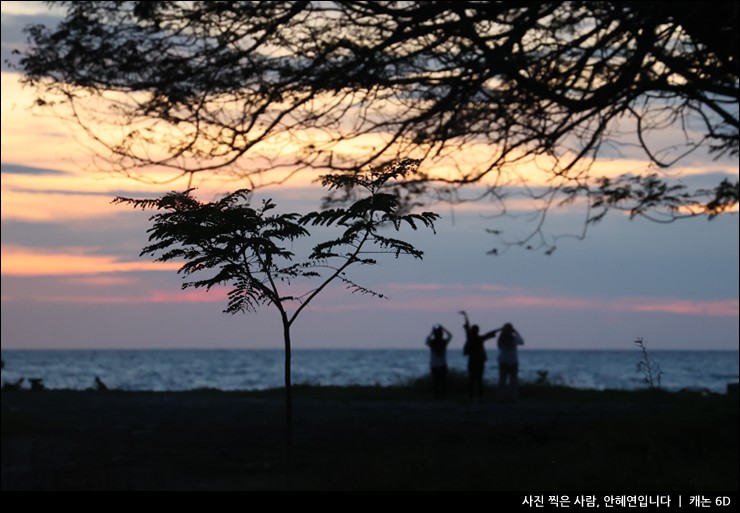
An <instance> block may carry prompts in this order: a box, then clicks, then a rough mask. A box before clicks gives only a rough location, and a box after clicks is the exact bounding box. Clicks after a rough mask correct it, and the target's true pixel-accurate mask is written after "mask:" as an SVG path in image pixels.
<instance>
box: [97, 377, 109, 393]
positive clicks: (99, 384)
mask: <svg viewBox="0 0 740 513" xmlns="http://www.w3.org/2000/svg"><path fill="white" fill-rule="evenodd" d="M95 390H97V391H98V392H107V391H108V387H107V386H106V384H105V383H103V380H102V379H100V377H98V376H95Z"/></svg>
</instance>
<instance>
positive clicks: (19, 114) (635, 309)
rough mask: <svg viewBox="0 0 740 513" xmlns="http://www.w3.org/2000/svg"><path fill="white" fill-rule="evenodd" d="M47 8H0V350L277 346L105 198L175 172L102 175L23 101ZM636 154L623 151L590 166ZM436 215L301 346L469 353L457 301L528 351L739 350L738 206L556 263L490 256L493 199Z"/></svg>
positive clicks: (70, 136)
mask: <svg viewBox="0 0 740 513" xmlns="http://www.w3.org/2000/svg"><path fill="white" fill-rule="evenodd" d="M50 16H51V15H50V14H49V12H48V10H47V9H46V7H45V6H44V5H43V4H41V3H40V2H3V3H2V58H3V64H2V348H3V349H24V348H28V349H36V348H137V349H138V348H258V347H259V348H265V347H269V348H280V347H281V332H280V325H279V319H278V315H277V313H276V312H275V311H274V309H272V308H268V307H265V308H264V309H262V310H261V311H259V312H257V313H252V314H246V315H236V316H230V315H227V314H224V313H222V310H223V309H224V308H225V306H226V302H225V292H224V290H213V291H211V292H209V293H206V292H204V291H192V290H191V289H188V291H181V290H180V283H181V279H180V277H179V276H178V275H177V274H176V273H175V272H174V269H176V268H177V266H176V265H172V264H168V265H164V264H154V263H152V262H151V261H150V260H147V259H145V258H139V257H138V255H139V251H140V250H141V248H142V247H143V246H144V245H145V244H146V229H147V227H148V226H147V222H146V220H147V217H148V215H147V214H146V213H141V212H133V211H130V210H129V209H127V208H126V207H124V206H117V205H111V203H110V201H111V199H112V198H113V197H115V196H118V195H130V196H139V197H142V196H147V195H157V194H159V193H162V192H166V191H169V190H171V189H173V188H184V187H185V185H186V184H185V183H176V184H170V185H167V186H156V187H154V186H150V185H145V184H142V183H140V182H136V181H133V180H131V179H127V178H124V177H120V176H111V175H108V174H102V173H96V172H95V170H94V169H95V161H94V159H93V158H92V154H91V152H90V150H89V149H88V148H86V146H85V143H86V140H85V136H84V135H83V134H81V133H80V132H79V130H75V128H74V127H71V126H69V125H66V124H64V123H62V122H61V121H59V120H57V119H56V118H54V117H53V116H50V115H49V114H48V113H43V112H39V111H37V110H34V109H32V108H31V107H32V104H33V100H34V94H33V91H32V90H30V89H23V88H21V86H20V85H19V83H18V75H17V73H15V72H13V71H11V70H9V68H8V65H7V64H6V63H5V59H7V58H10V51H11V50H12V49H13V48H17V47H18V45H20V44H22V43H23V41H24V40H25V36H24V35H23V34H22V32H21V28H22V27H23V26H25V25H27V24H28V23H31V22H34V21H38V20H41V21H49V20H50V19H51V18H50ZM627 158H629V160H627ZM642 164H643V163H640V162H636V161H635V157H634V156H625V157H624V158H623V159H619V158H614V159H612V160H610V161H609V162H605V163H603V164H600V168H603V169H604V170H605V173H609V174H612V173H613V174H619V173H621V172H623V171H627V170H630V169H634V168H636V167H637V166H639V165H642ZM681 165H682V166H683V167H678V168H675V169H672V170H671V171H670V173H671V175H672V176H679V175H680V176H682V177H684V179H685V181H686V183H687V184H691V185H692V186H695V185H702V184H706V185H711V184H713V183H714V184H716V183H717V182H718V178H720V177H722V176H731V177H734V179H737V174H738V163H737V161H733V160H732V159H729V158H728V159H722V160H717V161H713V160H711V159H710V158H708V157H706V156H701V155H696V156H692V157H691V158H689V159H686V160H685V161H682V163H681ZM306 182H307V181H306V180H304V181H295V182H289V183H288V184H287V185H285V186H281V187H274V188H270V189H265V190H264V191H261V192H260V193H259V195H258V196H257V198H258V201H259V198H262V197H271V198H273V199H274V200H275V202H276V203H278V205H285V208H286V209H288V208H289V209H291V210H296V211H306V210H311V209H315V208H316V207H317V206H318V202H319V197H320V194H321V191H319V190H317V187H316V186H312V185H307V184H306ZM209 187H210V190H211V191H212V193H214V194H215V192H214V191H216V192H217V191H219V190H220V191H221V192H225V191H226V190H228V189H229V188H232V187H234V185H233V184H228V185H223V184H222V185H219V184H218V183H210V184H209ZM433 209H434V210H436V211H437V212H438V213H439V214H441V216H442V218H441V220H440V221H439V223H438V226H437V228H438V229H437V234H436V235H432V234H430V233H422V232H418V233H411V234H406V235H408V238H409V240H411V241H413V242H414V243H415V244H416V245H417V247H419V248H420V249H422V250H423V251H424V252H425V257H424V260H423V261H414V260H412V259H410V258H407V259H404V258H400V259H398V260H396V259H394V258H393V257H388V258H384V259H381V261H380V262H379V265H378V266H376V267H374V268H368V269H356V270H355V272H351V273H350V275H351V277H352V278H353V279H354V280H356V281H357V282H359V283H361V284H362V285H365V286H368V287H369V288H371V289H373V290H376V291H378V292H381V293H383V294H387V295H388V296H389V297H390V299H389V300H380V299H376V298H372V297H368V296H360V295H352V294H350V293H349V292H348V291H347V290H345V288H344V287H343V286H342V285H341V284H336V285H334V286H332V287H331V288H330V289H328V290H327V291H325V292H324V293H323V294H322V296H321V297H320V298H319V299H318V301H317V302H316V303H315V304H313V305H312V306H311V307H310V308H309V309H308V311H306V312H305V313H304V314H303V316H302V318H300V319H299V320H298V321H297V324H296V326H295V334H294V346H295V347H296V348H318V347H338V348H374V347H399V348H422V347H423V344H424V339H425V337H426V335H427V333H428V332H429V329H430V327H431V326H432V324H434V323H436V322H439V323H442V324H444V325H445V326H446V327H448V329H450V331H452V333H453V335H454V339H453V346H455V345H458V346H459V347H462V342H463V339H462V338H463V331H462V322H461V321H462V317H461V316H460V315H459V314H458V313H457V312H458V310H467V311H468V313H469V315H470V317H471V321H472V322H477V323H480V324H481V327H482V329H484V330H487V329H493V328H496V327H498V326H500V325H501V324H502V323H504V322H512V323H513V324H514V326H516V327H517V328H518V329H519V330H520V331H521V333H522V335H523V337H524V339H525V341H526V345H527V347H529V348H532V349H554V348H591V349H632V348H633V347H632V346H633V344H632V341H633V340H634V339H635V338H636V337H643V338H644V339H645V340H646V342H647V344H648V347H649V348H654V349H731V350H737V349H738V337H739V333H738V331H739V330H738V264H739V255H738V246H739V241H738V238H739V235H738V233H739V229H738V228H739V227H738V215H737V213H734V214H730V215H724V216H721V217H719V218H717V219H715V220H713V221H711V222H709V221H707V220H706V219H691V220H684V221H680V222H676V223H672V224H667V225H666V224H656V223H652V222H650V221H647V220H644V219H635V220H629V219H628V218H627V217H626V216H624V215H622V214H619V213H617V212H613V213H611V214H610V215H608V216H607V217H606V219H605V220H604V221H603V222H602V223H600V224H598V225H596V226H593V227H591V228H590V229H589V231H588V234H587V236H586V238H585V240H582V241H579V240H576V239H563V240H562V241H561V242H560V243H559V245H558V250H557V251H556V252H555V253H554V254H553V255H552V256H545V255H543V254H542V253H541V252H527V251H525V250H524V249H519V248H512V249H510V250H509V251H507V252H505V253H504V254H502V255H500V256H491V255H487V254H486V252H487V251H488V250H490V249H491V248H492V247H494V245H495V240H494V239H493V238H492V236H491V235H489V234H487V233H486V232H485V229H486V228H490V227H493V226H494V224H495V222H496V221H494V220H492V219H490V218H487V217H486V213H487V209H486V205H485V204H474V205H471V204H468V205H466V206H464V207H460V206H458V207H451V206H450V205H445V204H441V205H435V206H434V207H433ZM583 221H584V218H583V213H582V212H580V211H578V210H577V209H567V208H563V209H559V210H554V211H553V212H552V213H551V217H550V223H551V224H550V227H549V230H550V232H552V233H559V234H567V233H573V234H577V233H580V232H581V230H582V228H583ZM506 223H507V224H506V226H505V227H506V228H510V229H524V228H522V226H521V224H522V223H523V221H522V220H521V219H520V220H517V219H514V220H511V221H507V222H506ZM509 225H510V226H509ZM500 226H501V225H496V227H500ZM401 238H403V234H402V237H401Z"/></svg>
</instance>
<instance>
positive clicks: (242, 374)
mask: <svg viewBox="0 0 740 513" xmlns="http://www.w3.org/2000/svg"><path fill="white" fill-rule="evenodd" d="M649 358H650V360H651V362H652V363H653V364H654V366H657V367H654V371H655V374H654V377H653V384H654V385H658V384H659V385H660V386H661V388H664V389H667V390H681V389H690V390H701V391H709V392H716V393H724V392H725V391H726V389H727V384H728V383H733V382H738V352H737V351H653V352H651V353H649ZM2 360H3V369H2V381H3V383H6V382H15V381H17V380H18V379H20V378H26V380H25V381H24V386H26V387H27V386H28V379H29V378H40V379H42V380H43V384H44V385H45V386H46V388H52V389H79V390H84V389H88V388H91V387H92V386H93V384H94V381H95V377H96V376H98V377H99V378H100V379H101V380H102V381H103V382H104V383H105V384H106V385H107V386H108V387H109V388H111V389H119V390H142V391H143V390H150V391H181V390H192V389H199V388H212V389H219V390H263V389H268V388H279V387H281V386H282V385H283V361H284V357H283V352H282V351H281V350H272V349H247V350H236V349H202V350H165V349H162V350H3V351H2ZM495 360H496V359H495V357H492V358H490V359H489V361H488V363H487V366H486V370H485V375H484V378H485V379H486V380H487V381H489V382H493V381H494V380H495V379H496V377H497V374H498V370H497V364H496V361H495ZM519 360H520V364H519V365H520V371H519V374H520V379H521V380H522V381H529V382H536V381H538V380H539V381H543V380H545V381H546V382H549V383H553V384H559V385H566V386H570V387H574V388H582V389H596V390H604V389H627V390H634V389H640V388H644V387H646V386H648V385H647V383H646V382H645V380H644V378H645V376H644V373H643V372H642V371H640V370H639V369H638V363H639V362H640V361H642V353H641V352H640V351H638V350H635V351H626V350H620V351H604V350H598V351H596V350H594V351H585V350H521V351H520V352H519ZM448 365H449V367H450V369H451V371H459V372H461V373H464V372H465V368H466V360H465V357H464V356H463V355H462V354H461V353H460V352H458V351H450V352H449V354H448ZM428 373H429V351H428V350H415V349H413V350H403V349H367V350H362V349H304V350H301V349H298V350H294V351H293V357H292V379H293V383H295V384H311V385H340V386H344V385H380V386H390V385H398V384H404V383H408V382H411V381H414V380H416V379H418V378H420V377H423V376H426V375H427V374H428ZM658 375H660V376H659V379H660V382H659V383H658V381H657V377H658Z"/></svg>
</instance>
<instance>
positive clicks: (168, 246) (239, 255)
mask: <svg viewBox="0 0 740 513" xmlns="http://www.w3.org/2000/svg"><path fill="white" fill-rule="evenodd" d="M417 165H418V162H416V161H413V160H403V161H398V162H394V163H392V164H389V165H386V166H383V167H382V168H373V169H370V170H369V171H363V172H357V173H353V174H351V175H348V174H342V175H327V176H324V177H323V185H324V186H325V187H328V188H329V189H330V190H334V189H340V190H347V189H355V190H359V191H362V194H361V197H360V199H358V200H356V201H354V202H353V203H352V204H350V205H348V206H345V207H342V208H329V209H324V210H320V211H315V212H310V213H307V214H304V215H302V214H299V213H295V212H291V213H277V212H275V209H276V205H275V204H274V203H273V202H272V201H271V200H269V199H268V200H264V201H262V203H261V204H260V206H258V207H254V206H252V205H251V202H250V200H251V192H250V191H249V190H246V189H242V190H238V191H236V192H233V193H231V194H228V195H226V196H224V197H223V198H221V199H219V200H217V201H213V202H206V203H203V202H200V201H199V200H197V199H196V198H195V197H193V194H192V190H188V191H186V192H172V193H170V194H167V195H165V196H163V197H161V198H154V199H132V198H122V197H118V198H116V199H114V200H113V201H114V203H124V204H129V205H131V206H133V207H134V208H140V209H143V210H151V209H154V210H157V211H160V212H159V213H156V214H154V215H153V216H152V217H151V219H150V220H151V222H152V227H151V228H150V229H149V241H150V242H151V244H150V245H148V246H146V247H145V248H144V249H143V250H142V252H141V254H142V255H151V256H155V257H156V261H159V262H167V261H176V262H183V264H182V267H181V268H180V269H179V271H178V272H179V273H180V274H182V275H183V276H184V278H185V280H186V281H184V283H183V285H182V286H183V288H187V287H196V288H200V287H203V288H205V289H210V288H212V287H214V286H216V285H227V286H228V287H229V290H228V306H227V307H226V309H225V312H227V313H231V314H235V313H239V312H249V311H254V310H256V309H257V307H259V306H260V305H272V306H273V307H274V308H276V309H277V311H278V312H279V313H280V320H281V322H282V328H283V343H284V349H285V376H284V377H285V408H286V426H287V431H286V433H287V440H288V444H289V443H290V439H291V431H292V394H291V371H290V364H291V347H292V331H291V330H292V327H293V324H294V323H295V321H296V319H297V318H298V316H299V315H300V314H301V313H302V312H303V311H304V309H305V308H306V307H307V306H308V304H309V303H310V302H311V301H312V300H313V299H314V298H316V296H318V295H319V293H320V292H321V291H322V290H324V288H326V287H327V285H329V284H330V283H331V282H333V281H341V282H344V283H345V284H346V285H347V286H348V288H350V289H351V290H352V291H356V292H362V293H367V294H372V295H375V296H379V297H383V295H382V294H380V293H378V292H376V291H373V290H370V289H367V288H365V287H363V286H361V285H359V284H357V283H355V282H354V281H352V280H351V279H350V278H349V277H348V276H347V274H346V273H347V270H348V269H349V268H350V267H352V266H359V265H373V264H375V263H376V257H377V256H378V255H380V254H386V253H387V254H391V255H393V256H395V257H399V256H401V255H409V256H412V257H414V258H421V257H422V254H423V253H422V251H420V250H419V249H417V248H415V247H414V246H413V245H411V244H409V243H408V242H405V241H403V240H400V239H397V238H393V237H389V236H388V235H387V234H386V232H385V231H382V230H381V228H386V227H390V228H392V229H393V230H395V231H399V230H400V229H401V227H402V226H403V225H408V226H409V227H411V228H413V229H417V228H418V227H419V226H423V227H426V228H430V229H432V230H433V229H434V221H435V220H436V219H437V217H438V216H437V214H435V213H432V212H422V213H418V214H416V213H407V212H405V211H403V209H402V202H401V201H400V199H399V197H398V196H397V195H395V194H389V193H386V192H383V190H384V187H385V186H387V185H388V184H389V183H392V182H394V181H397V180H401V179H403V177H404V176H405V175H406V174H408V173H410V172H412V171H413V170H414V168H415V167H416V166H417ZM311 227H329V228H334V229H336V230H338V231H339V234H338V235H337V236H336V237H335V238H330V239H328V240H325V241H322V242H319V243H316V244H315V245H314V246H313V249H312V250H311V251H310V253H308V254H307V255H305V256H299V255H296V254H294V252H293V251H292V249H289V248H290V246H292V243H293V242H295V241H297V240H298V239H302V238H306V237H311V232H310V228H311ZM381 231H382V233H381ZM299 280H300V281H303V280H307V281H310V282H313V283H315V284H316V286H315V287H314V288H313V289H311V290H309V291H307V292H303V293H302V294H300V295H294V294H292V293H290V286H291V284H292V283H293V282H296V281H299Z"/></svg>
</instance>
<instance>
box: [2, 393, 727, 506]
mask: <svg viewBox="0 0 740 513" xmlns="http://www.w3.org/2000/svg"><path fill="white" fill-rule="evenodd" d="M294 402H295V412H294V426H295V428H294V442H293V449H292V457H291V463H290V466H289V465H288V459H287V457H286V451H285V443H284V442H285V439H284V426H285V423H284V409H283V401H282V393H281V392H280V391H266V392H259V393H256V392H251V393H247V392H238V393H236V392H228V393H227V392H218V391H192V392H180V393H144V392H106V393H98V392H76V391H43V392H28V391H25V392H3V394H2V489H3V490H13V489H16V490H17V489H32V490H42V489H86V490H87V489H93V490H94V489H168V490H175V489H216V490H222V489H236V490H286V489H291V490H519V491H533V492H535V491H544V490H547V491H555V490H571V491H573V490H582V491H609V490H618V491H622V492H624V491H635V492H637V491H643V490H650V491H655V490H662V491H713V490H726V491H727V490H737V489H738V401H737V396H736V395H735V396H725V395H701V394H698V393H689V392H686V393H667V392H661V391H644V392H618V391H606V392H597V391H578V390H572V389H567V388H560V387H549V386H546V387H541V386H528V387H524V388H523V389H522V392H521V399H520V401H519V402H518V403H516V404H499V403H496V402H495V401H494V400H492V399H488V400H484V401H483V402H482V403H469V402H468V401H467V399H466V398H464V397H463V396H462V395H459V396H453V397H451V398H450V399H448V400H446V401H433V400H431V399H430V398H428V397H427V396H426V394H425V391H423V390H421V389H419V388H418V387H417V388H414V387H399V388H376V387H350V388H322V387H298V388H297V389H296V391H295V400H294Z"/></svg>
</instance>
